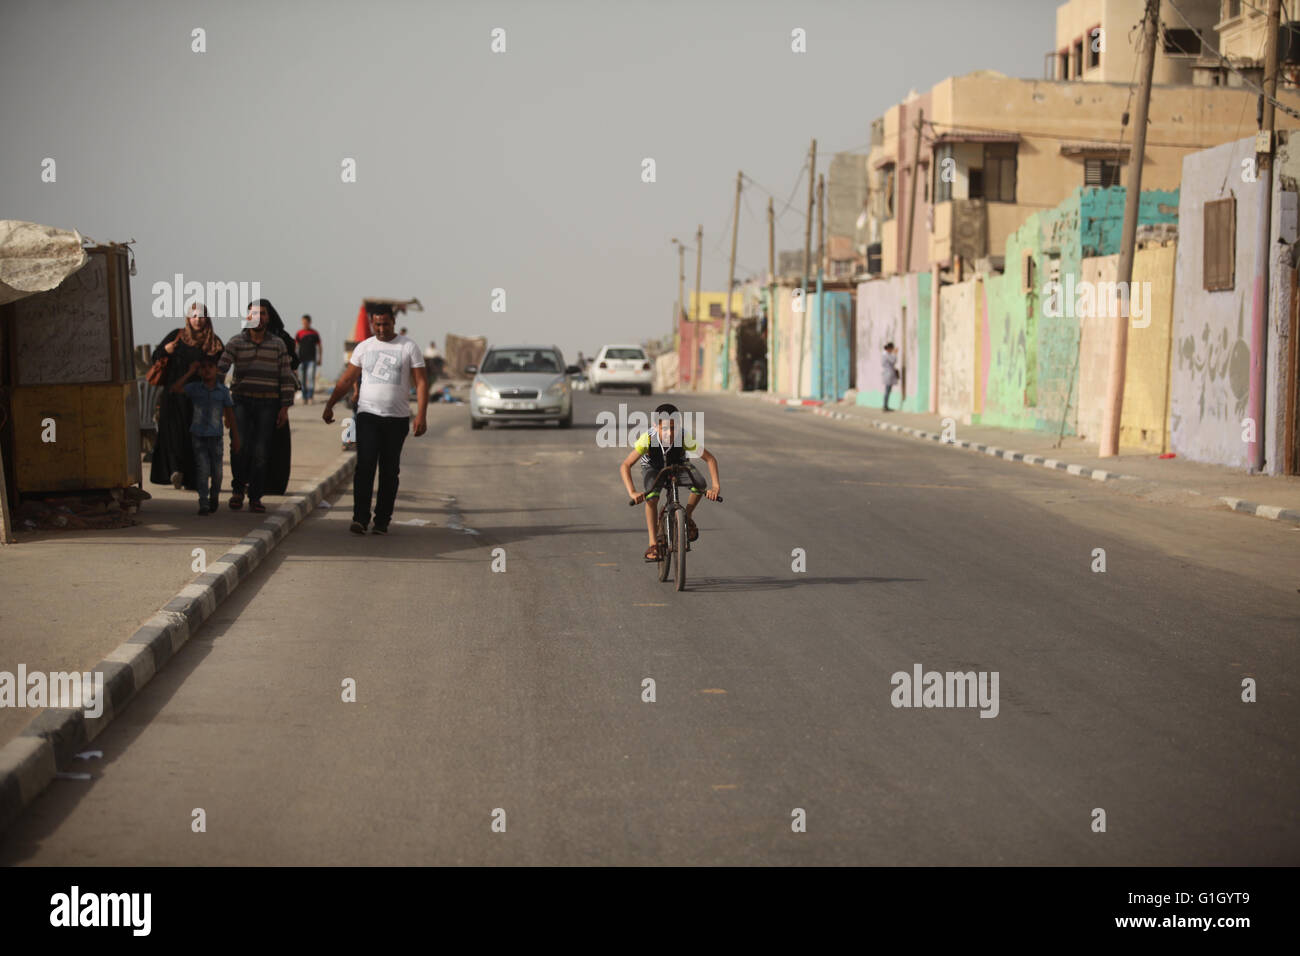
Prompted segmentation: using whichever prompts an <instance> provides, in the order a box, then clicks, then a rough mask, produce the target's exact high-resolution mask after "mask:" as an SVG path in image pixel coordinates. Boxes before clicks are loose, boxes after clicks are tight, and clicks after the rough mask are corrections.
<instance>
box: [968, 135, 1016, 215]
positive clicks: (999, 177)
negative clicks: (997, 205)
mask: <svg viewBox="0 0 1300 956" xmlns="http://www.w3.org/2000/svg"><path fill="white" fill-rule="evenodd" d="M973 173H974V170H972V174H973ZM982 178H983V183H982V190H981V193H980V195H982V196H983V197H984V198H985V199H987V200H989V201H990V202H1015V201H1016V144H1015V143H985V144H984V175H983V177H982ZM974 183H975V180H974V179H973V178H972V179H971V197H972V198H977V197H976V194H975V186H974Z"/></svg>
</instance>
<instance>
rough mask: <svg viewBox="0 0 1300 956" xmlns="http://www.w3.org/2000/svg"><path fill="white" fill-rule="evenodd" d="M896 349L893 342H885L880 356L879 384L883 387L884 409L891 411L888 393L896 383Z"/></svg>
mask: <svg viewBox="0 0 1300 956" xmlns="http://www.w3.org/2000/svg"><path fill="white" fill-rule="evenodd" d="M897 352H898V350H897V349H895V348H894V343H893V342H886V343H885V352H884V354H883V355H882V356H881V357H880V384H881V386H882V387H883V388H884V389H885V406H884V411H887V412H888V411H891V409H890V407H889V393H890V392H891V391H893V388H894V386H895V385H897V384H898V354H897Z"/></svg>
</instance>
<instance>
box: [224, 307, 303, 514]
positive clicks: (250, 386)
mask: <svg viewBox="0 0 1300 956" xmlns="http://www.w3.org/2000/svg"><path fill="white" fill-rule="evenodd" d="M269 321H270V313H269V311H268V310H267V305H266V300H265V299H258V300H257V301H256V302H253V303H250V304H249V306H248V318H247V319H245V320H244V325H245V328H244V330H243V331H242V332H240V333H239V334H238V335H236V336H233V337H232V338H231V340H230V341H229V342H227V343H226V348H225V350H224V351H223V352H222V353H221V359H220V361H218V362H217V371H218V372H220V373H221V374H223V375H224V374H225V372H226V370H227V369H229V368H232V367H233V368H234V370H235V375H234V379H233V381H232V382H231V386H230V393H231V395H232V396H234V400H235V424H236V427H237V429H238V432H239V439H240V441H239V445H240V448H239V452H238V453H236V454H233V455H232V456H231V476H232V477H231V482H230V484H231V489H232V491H231V495H230V507H231V509H232V510H234V511H238V510H239V509H240V508H242V507H243V506H244V493H245V492H247V493H248V510H249V511H252V512H254V513H261V512H264V511H266V507H265V506H264V505H263V504H262V493H263V491H264V490H265V488H266V472H267V465H268V462H269V461H270V457H271V442H272V439H273V438H274V435H275V430H276V429H277V428H288V427H289V406H290V405H292V404H293V393H294V392H295V391H296V390H297V382H296V381H295V380H294V377H293V369H292V368H291V367H290V365H289V350H288V349H287V348H286V347H285V344H284V342H283V341H281V340H280V338H279V337H277V336H275V335H272V334H270V332H269V329H268V322H269Z"/></svg>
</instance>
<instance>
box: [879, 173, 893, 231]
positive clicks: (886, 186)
mask: <svg viewBox="0 0 1300 956" xmlns="http://www.w3.org/2000/svg"><path fill="white" fill-rule="evenodd" d="M894 173H895V168H894V164H893V163H889V164H887V165H885V166H882V167H881V169H880V190H881V193H882V195H883V196H884V201H885V206H884V210H885V214H884V216H883V217H882V218H883V219H884V220H885V221H886V222H888V221H889V220H890V219H893V218H894V187H895V182H894V180H895V178H896V177H895V175H894Z"/></svg>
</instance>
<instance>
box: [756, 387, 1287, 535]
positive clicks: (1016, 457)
mask: <svg viewBox="0 0 1300 956" xmlns="http://www.w3.org/2000/svg"><path fill="white" fill-rule="evenodd" d="M768 401H774V402H777V403H782V401H783V400H781V399H768ZM812 413H813V414H814V415H822V416H824V417H827V418H835V419H840V420H848V419H852V420H855V421H857V422H858V423H859V424H862V425H867V426H870V427H872V428H878V429H881V430H882V431H892V432H898V433H900V434H906V435H912V436H913V437H916V438H923V439H929V440H930V441H937V442H939V443H940V444H944V445H952V446H955V447H958V448H969V449H972V450H974V451H980V452H983V453H984V454H986V455H988V456H990V457H992V458H1002V459H1004V460H1006V461H1019V462H1022V463H1024V464H1026V465H1040V466H1042V467H1043V468H1050V469H1052V470H1053V471H1061V472H1065V473H1066V474H1069V475H1074V476H1076V477H1078V478H1087V479H1089V480H1091V481H1103V482H1104V481H1142V480H1143V479H1142V478H1141V477H1140V476H1138V475H1125V474H1121V473H1119V472H1115V471H1107V470H1106V469H1104V468H1088V467H1086V466H1084V465H1072V464H1069V463H1068V462H1064V461H1058V460H1057V459H1055V458H1043V457H1041V456H1039V455H1026V454H1024V453H1022V452H1018V451H1009V450H1007V449H1004V448H994V447H993V446H991V445H983V444H978V443H976V444H972V443H971V442H969V441H957V440H953V441H944V440H943V437H942V436H941V435H936V434H934V433H933V432H926V431H921V430H920V429H917V428H910V427H908V426H906V425H895V424H893V423H891V422H882V421H877V420H876V419H874V418H863V417H861V416H857V415H848V414H846V413H844V412H837V411H835V410H834V409H830V408H821V407H817V408H813V409H812ZM1160 484H1163V482H1160ZM1219 500H1220V501H1222V502H1223V503H1224V504H1226V505H1227V506H1228V507H1229V508H1231V509H1232V510H1233V511H1239V512H1241V513H1242V514H1248V515H1253V516H1255V517H1257V518H1268V519H1270V520H1273V521H1293V522H1296V523H1300V511H1296V510H1294V509H1289V508H1281V507H1279V506H1277V505H1261V504H1255V503H1254V502H1252V501H1243V500H1242V499H1240V498H1229V497H1220V498H1219Z"/></svg>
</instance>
